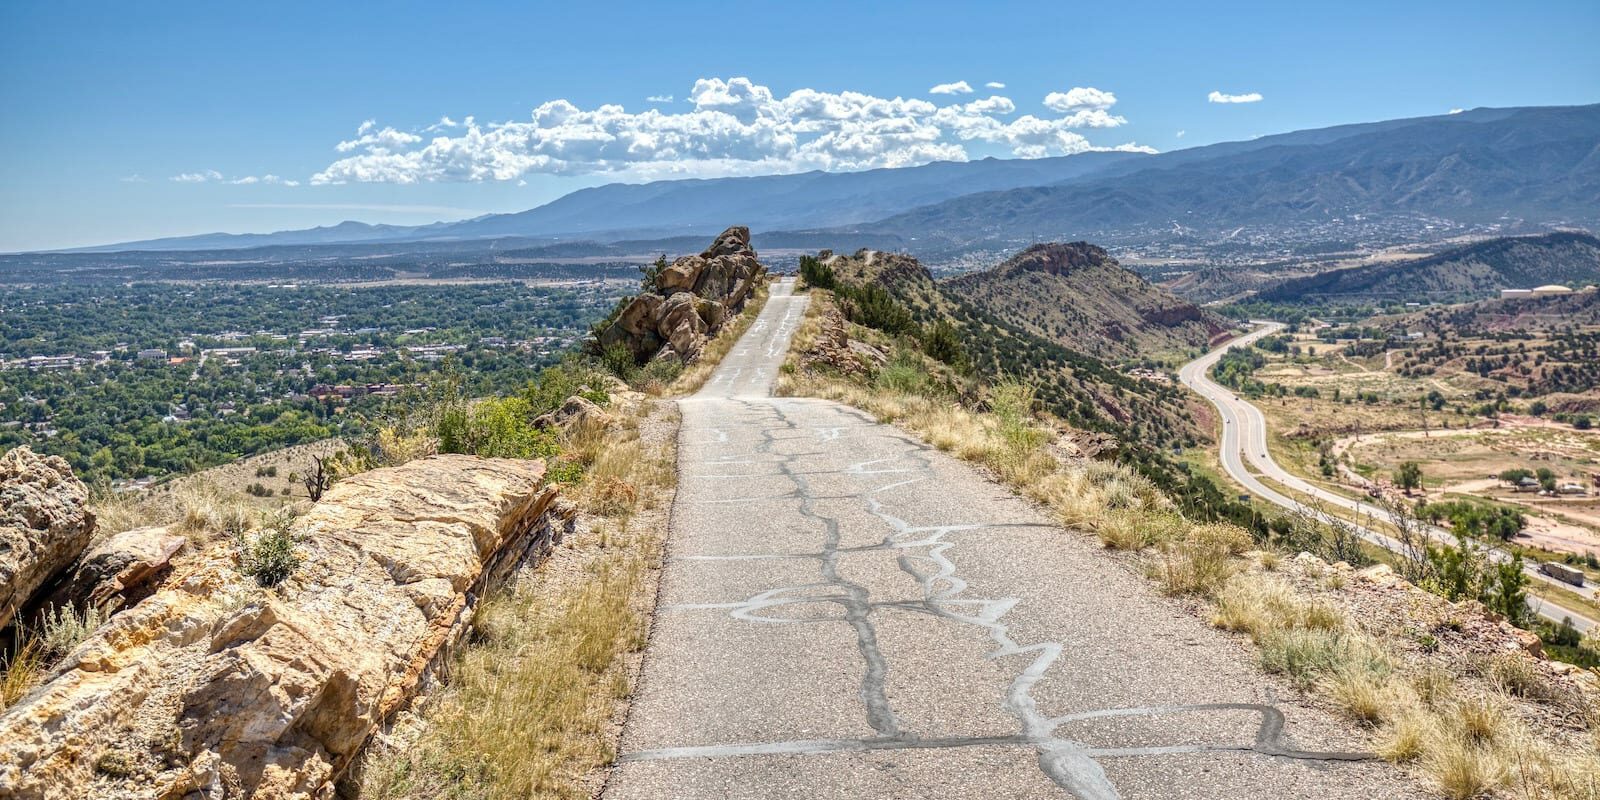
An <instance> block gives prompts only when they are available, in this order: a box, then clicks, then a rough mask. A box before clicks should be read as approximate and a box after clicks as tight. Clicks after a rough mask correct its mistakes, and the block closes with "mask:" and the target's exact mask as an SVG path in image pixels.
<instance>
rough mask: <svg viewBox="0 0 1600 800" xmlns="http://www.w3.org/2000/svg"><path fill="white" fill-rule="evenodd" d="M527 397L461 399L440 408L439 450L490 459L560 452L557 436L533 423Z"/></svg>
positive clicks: (531, 456)
mask: <svg viewBox="0 0 1600 800" xmlns="http://www.w3.org/2000/svg"><path fill="white" fill-rule="evenodd" d="M534 416H536V415H535V414H534V413H533V410H532V408H531V407H530V406H529V404H528V401H527V399H525V398H522V397H504V398H494V399H489V400H480V401H478V402H476V403H470V402H467V401H457V402H454V403H450V404H448V405H446V406H445V407H444V408H441V409H440V412H439V417H438V422H437V423H436V425H435V429H434V433H435V435H436V436H437V437H438V439H439V452H441V453H465V454H467V455H475V456H484V457H486V458H542V457H548V456H553V455H555V454H556V450H557V446H556V441H555V437H554V436H553V435H552V434H550V433H548V432H546V431H541V430H539V429H538V428H536V427H534V425H533V418H534Z"/></svg>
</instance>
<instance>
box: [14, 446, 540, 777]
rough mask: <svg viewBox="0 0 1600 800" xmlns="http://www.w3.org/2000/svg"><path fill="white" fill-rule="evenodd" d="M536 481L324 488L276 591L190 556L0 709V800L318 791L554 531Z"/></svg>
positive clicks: (450, 475)
mask: <svg viewBox="0 0 1600 800" xmlns="http://www.w3.org/2000/svg"><path fill="white" fill-rule="evenodd" d="M543 479H544V465H543V463H542V462H539V461H517V460H509V459H484V458H476V457H473V456H462V455H436V456H430V457H428V458H424V459H420V460H417V461H412V462H410V463H408V464H405V465H403V466H400V467H393V468H389V469H381V470H375V471H372V472H367V473H364V474H360V475H356V476H354V477H351V478H348V479H346V480H344V481H341V482H340V483H337V484H335V485H334V486H333V488H332V489H330V490H329V491H328V493H327V494H326V495H325V496H324V497H323V499H322V501H321V502H319V503H318V504H317V505H316V506H314V507H313V508H312V509H311V511H309V512H308V513H307V514H306V515H305V516H304V517H301V518H300V519H298V520H296V521H295V522H294V523H293V524H292V526H291V527H290V529H289V532H290V534H291V535H292V536H293V537H294V538H295V540H296V551H297V553H298V555H299V556H300V557H301V559H302V561H301V564H300V566H299V567H298V569H296V570H295V572H294V573H293V574H291V575H290V577H289V578H288V579H287V580H286V581H285V582H284V583H282V584H281V585H279V586H277V587H275V588H272V589H263V588H261V587H259V586H257V585H256V582H255V580H254V579H251V578H249V577H247V576H244V575H241V574H240V573H239V571H238V562H237V557H236V555H235V554H234V553H233V552H232V548H231V546H229V545H228V544H227V543H223V544H222V546H220V547H217V548H213V549H212V550H211V551H208V552H206V553H204V554H202V555H201V556H200V557H197V558H196V559H193V560H191V561H186V562H185V563H184V564H183V565H181V566H180V567H179V568H178V569H177V570H175V573H174V574H173V575H172V577H171V578H170V579H169V580H168V581H167V582H166V584H165V585H164V586H163V587H162V588H161V589H160V590H159V591H157V592H156V593H155V594H153V595H151V596H150V597H148V598H146V599H145V600H144V601H143V602H141V603H139V604H138V605H137V606H134V607H133V608H131V609H129V610H127V611H124V612H122V613H120V614H118V615H116V616H115V617H113V618H112V619H111V621H110V622H109V623H107V624H106V625H104V626H102V627H101V629H100V630H99V631H98V632H96V633H95V634H94V635H93V636H91V637H90V638H89V639H88V640H86V641H85V642H84V643H83V644H82V645H80V646H79V647H78V648H76V649H75V650H74V651H73V652H72V653H70V654H68V656H67V658H66V659H65V661H64V662H63V663H62V664H61V665H60V666H58V667H57V668H56V670H55V672H54V673H53V674H52V675H51V676H50V677H49V679H48V680H47V682H46V683H45V684H44V685H42V686H41V687H39V688H38V689H36V690H34V691H33V692H32V693H31V694H30V695H29V696H28V698H27V699H26V700H24V701H23V702H22V703H20V704H18V705H15V706H13V707H11V708H9V709H6V710H5V712H4V713H3V714H0V797H7V798H18V800H44V798H67V797H90V796H93V797H151V798H179V797H197V798H198V797H208V798H210V797H215V798H223V797H254V798H257V800H277V799H278V798H327V797H331V796H332V795H333V789H332V783H333V781H334V780H335V779H336V778H337V777H338V776H339V775H340V774H341V773H342V772H343V771H344V770H345V769H346V768H347V767H348V766H349V764H350V763H351V759H352V758H354V756H355V755H356V754H357V752H358V751H359V750H360V749H361V747H362V745H363V743H365V741H366V740H367V738H368V737H369V736H370V735H371V734H372V732H373V730H374V729H375V728H376V727H377V726H378V725H379V724H381V723H383V722H384V721H385V720H386V719H387V718H388V717H390V715H391V714H393V713H394V712H395V711H396V710H397V709H398V708H400V707H402V706H403V705H404V704H406V703H407V702H408V701H409V700H410V699H411V698H412V697H413V696H414V695H415V693H416V692H417V691H418V687H419V685H421V684H422V683H423V682H424V681H425V680H426V679H427V677H428V676H429V675H431V674H432V670H433V669H434V668H435V667H436V665H437V664H439V663H440V662H441V661H442V660H443V659H445V658H446V657H447V656H448V654H449V651H450V650H451V648H452V646H453V645H454V644H455V643H457V642H459V641H460V639H461V638H462V636H463V635H464V633H465V631H466V629H467V624H468V622H469V621H470V619H471V615H472V609H473V607H474V605H475V604H476V602H477V599H478V598H479V597H482V596H483V594H484V593H485V592H486V591H488V590H489V589H491V588H492V587H493V586H494V585H496V584H497V583H499V582H500V581H503V580H504V579H505V578H506V576H507V575H509V574H510V572H511V571H512V570H514V569H516V567H517V566H518V565H519V564H520V563H523V562H525V561H527V560H529V559H532V558H536V557H539V556H541V555H542V554H543V553H546V552H548V550H549V548H550V547H552V546H553V545H554V543H555V542H557V541H559V539H560V537H561V534H562V532H563V531H564V529H565V527H566V525H568V524H570V522H568V521H565V520H562V519H561V518H560V517H559V515H558V513H557V511H556V508H557V507H556V506H553V503H554V501H555V498H556V490H555V489H554V488H553V487H547V486H545V485H544V480H543ZM563 513H569V514H570V510H569V511H567V512H563Z"/></svg>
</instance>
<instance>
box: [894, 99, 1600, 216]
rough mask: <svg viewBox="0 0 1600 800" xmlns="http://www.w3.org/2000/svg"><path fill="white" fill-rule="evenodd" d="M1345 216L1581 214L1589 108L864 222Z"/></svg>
mask: <svg viewBox="0 0 1600 800" xmlns="http://www.w3.org/2000/svg"><path fill="white" fill-rule="evenodd" d="M1251 145H1254V146H1251ZM1358 214H1359V215H1380V214H1414V215H1437V216H1440V217H1445V218H1450V219H1455V220H1462V221H1474V222H1494V221H1498V220H1501V219H1502V218H1525V217H1534V218H1537V219H1540V220H1545V221H1550V220H1557V221H1559V220H1584V221H1591V222H1592V221H1593V219H1595V218H1596V217H1600V105H1591V106H1573V107H1561V108H1526V109H1482V110H1475V111H1468V112H1463V113H1461V114H1450V115H1444V116H1438V117H1424V118H1418V119H1414V120H1394V121H1389V122H1383V123H1372V124H1369V125H1351V126H1340V127H1339V128H1335V129H1324V130H1321V131H1302V132H1296V133H1291V134H1284V135H1281V136H1274V137H1264V138H1263V139H1261V140H1257V141H1256V142H1254V143H1227V144H1223V145H1213V146H1211V147H1205V148H1196V149H1195V150H1185V151H1178V152H1174V153H1168V154H1163V155H1161V156H1156V157H1153V158H1151V159H1148V160H1146V161H1144V162H1141V163H1140V164H1139V165H1138V166H1137V167H1133V166H1131V165H1124V166H1123V167H1121V168H1108V169H1107V170H1106V171H1104V172H1102V173H1096V174H1091V175H1086V176H1082V177H1079V178H1076V179H1072V180H1069V181H1065V182H1062V183H1058V184H1056V185H1052V186H1040V187H1030V188H1024V189H1017V190H1010V191H999V192H985V193H978V194H972V195H967V196H964V197H960V198H956V199H954V200H949V201H946V202H944V203H939V204H936V205H933V206H928V207H926V208H920V209H916V210H913V211H910V212H907V213H905V214H901V215H897V216H894V217H890V218H888V219H885V220H880V221H878V222H875V223H872V224H871V225H870V226H868V227H870V228H871V229H873V230H876V231H878V232H880V233H896V234H900V235H915V234H922V235H935V236H938V237H942V238H944V239H946V240H950V241H956V242H959V241H981V240H985V239H993V238H996V237H1009V238H1013V239H1028V238H1033V239H1038V238H1051V237H1056V236H1060V235H1062V234H1071V233H1081V232H1084V231H1090V230H1116V229H1126V228H1133V227H1139V226H1158V225H1163V224H1177V225H1182V226H1184V227H1187V228H1199V229H1209V230H1217V229H1223V228H1228V227H1233V226H1239V225H1247V224H1263V225H1292V224H1295V223H1298V222H1308V221H1318V222H1324V221H1331V220H1333V219H1334V218H1339V217H1349V216H1352V215H1358Z"/></svg>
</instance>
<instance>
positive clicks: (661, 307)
mask: <svg viewBox="0 0 1600 800" xmlns="http://www.w3.org/2000/svg"><path fill="white" fill-rule="evenodd" d="M765 276H766V268H765V267H763V266H762V265H761V262H760V261H758V260H757V259H756V251H755V250H752V249H751V248H750V229H749V228H745V227H743V226H735V227H732V228H729V229H727V230H725V231H723V232H722V234H721V235H720V236H718V237H717V239H716V241H714V242H712V243H711V246H710V247H708V248H706V250H705V252H703V253H701V254H700V255H697V256H684V257H682V258H679V259H678V260H677V261H674V262H672V264H671V265H670V266H668V267H666V268H665V269H663V270H661V273H660V274H658V275H657V276H656V281H655V283H656V291H654V292H645V293H643V294H640V295H639V296H638V297H635V298H633V300H632V301H630V302H629V303H628V304H627V305H626V306H624V307H623V309H622V311H621V312H620V313H618V315H617V317H616V319H615V320H613V321H612V322H611V324H610V325H609V326H607V327H606V328H605V330H603V331H601V332H600V336H599V341H600V346H601V347H603V348H606V349H608V350H609V349H610V348H613V347H616V346H618V345H623V346H625V347H627V349H628V352H629V353H631V354H632V355H633V358H634V361H636V362H637V363H640V364H643V363H645V362H648V361H650V360H651V359H654V358H658V357H676V358H679V359H681V360H682V361H683V362H684V363H692V362H693V361H694V360H695V359H697V358H699V357H700V350H701V348H703V347H704V346H705V343H706V340H707V338H709V337H711V336H715V335H716V334H717V331H718V330H720V329H721V327H722V324H723V323H724V322H725V321H727V320H728V319H729V318H731V317H733V316H734V315H735V314H737V313H739V311H740V310H741V309H743V308H744V304H745V301H746V300H747V299H749V297H750V294H751V293H752V292H753V291H755V287H756V286H757V285H759V283H760V282H761V281H762V280H763V279H764V278H765Z"/></svg>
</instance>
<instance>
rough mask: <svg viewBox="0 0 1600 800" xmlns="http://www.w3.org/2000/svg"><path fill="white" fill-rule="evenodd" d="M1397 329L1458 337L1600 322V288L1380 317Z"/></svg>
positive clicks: (1564, 327)
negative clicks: (1598, 289)
mask: <svg viewBox="0 0 1600 800" xmlns="http://www.w3.org/2000/svg"><path fill="white" fill-rule="evenodd" d="M1377 321H1378V322H1379V323H1380V324H1383V325H1384V326H1385V327H1388V328H1390V329H1393V330H1397V331H1398V330H1417V329H1419V328H1420V329H1423V330H1428V331H1438V332H1446V331H1448V332H1451V333H1453V334H1454V335H1456V336H1464V335H1471V334H1492V333H1497V332H1500V331H1525V332H1534V331H1551V330H1554V329H1570V328H1576V327H1583V326H1590V325H1600V291H1577V292H1573V293H1571V294H1564V295H1551V296H1548V297H1522V298H1514V299H1508V300H1484V301H1480V302H1477V303H1467V304H1464V305H1458V306H1450V307H1447V308H1430V309H1428V310H1426V311H1419V312H1416V313H1411V314H1403V315H1398V316H1394V317H1379V318H1378V320H1377Z"/></svg>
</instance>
